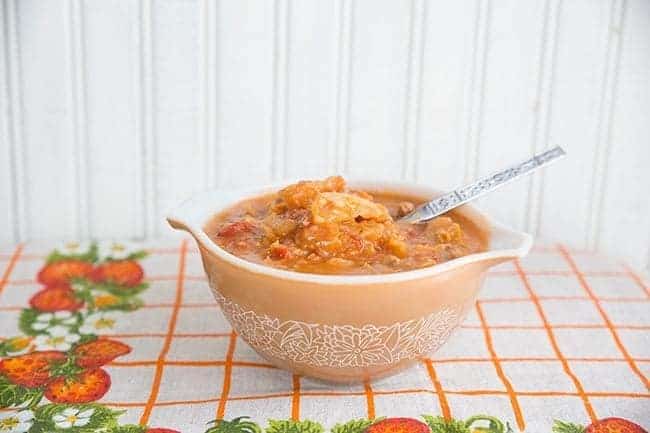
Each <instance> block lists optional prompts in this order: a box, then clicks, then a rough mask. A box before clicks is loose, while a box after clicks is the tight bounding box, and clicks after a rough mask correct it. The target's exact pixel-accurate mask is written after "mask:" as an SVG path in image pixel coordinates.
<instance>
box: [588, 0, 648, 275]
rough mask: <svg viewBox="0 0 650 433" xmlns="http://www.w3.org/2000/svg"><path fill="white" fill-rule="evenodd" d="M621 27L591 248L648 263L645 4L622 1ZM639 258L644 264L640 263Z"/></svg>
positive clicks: (617, 29) (616, 30) (640, 0)
mask: <svg viewBox="0 0 650 433" xmlns="http://www.w3.org/2000/svg"><path fill="white" fill-rule="evenodd" d="M626 3H627V4H626V5H625V7H626V10H625V13H624V19H623V21H622V27H620V26H618V27H612V28H610V31H611V32H613V33H614V37H622V38H623V40H622V42H621V58H620V66H619V70H618V80H617V81H618V82H617V84H616V88H615V94H614V115H613V118H612V120H613V123H612V126H611V138H610V140H611V154H610V161H609V164H608V169H607V172H606V173H599V175H602V176H606V178H605V184H606V187H605V193H604V201H603V206H602V211H603V216H602V226H601V229H600V231H599V232H600V237H599V239H598V242H597V246H598V247H599V248H601V249H603V250H605V251H612V252H616V253H618V254H621V255H625V256H627V257H628V258H629V259H630V261H632V262H633V263H634V264H636V265H639V264H643V265H645V266H648V267H650V263H648V262H650V260H649V256H650V251H649V248H650V227H649V224H648V220H649V216H650V200H648V185H650V171H649V170H648V167H650V139H649V137H648V128H647V126H648V120H649V114H648V113H650V82H649V81H648V71H650V37H648V23H649V22H650V3H649V2H647V1H645V0H627V1H626ZM643 262H645V263H643Z"/></svg>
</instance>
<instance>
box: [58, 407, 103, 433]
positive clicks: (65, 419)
mask: <svg viewBox="0 0 650 433" xmlns="http://www.w3.org/2000/svg"><path fill="white" fill-rule="evenodd" d="M94 412H95V410H94V409H77V408H74V407H69V408H67V409H65V410H63V412H61V413H58V414H56V415H54V416H53V417H52V421H54V425H56V427H57V428H63V429H65V428H71V427H83V426H85V425H86V424H88V423H89V422H90V417H91V416H92V414H93V413H94Z"/></svg>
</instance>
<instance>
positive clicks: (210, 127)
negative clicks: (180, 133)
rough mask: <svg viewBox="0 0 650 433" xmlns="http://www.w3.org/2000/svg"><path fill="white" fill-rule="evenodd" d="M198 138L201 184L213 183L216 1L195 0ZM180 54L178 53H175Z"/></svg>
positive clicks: (217, 150)
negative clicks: (196, 8)
mask: <svg viewBox="0 0 650 433" xmlns="http://www.w3.org/2000/svg"><path fill="white" fill-rule="evenodd" d="M198 21H199V44H198V49H199V80H198V88H199V113H198V128H199V130H198V138H199V145H200V153H199V155H200V157H201V159H202V160H203V170H202V174H203V188H204V189H210V188H214V187H216V186H218V185H217V168H216V165H217V155H218V154H219V149H218V142H217V75H218V71H217V68H218V63H217V2H215V1H211V0H199V15H198ZM179 54H181V55H182V53H179Z"/></svg>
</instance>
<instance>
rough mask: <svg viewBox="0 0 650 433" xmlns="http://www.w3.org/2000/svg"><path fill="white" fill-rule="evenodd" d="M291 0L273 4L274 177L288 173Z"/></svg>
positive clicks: (272, 126) (272, 155)
mask: <svg viewBox="0 0 650 433" xmlns="http://www.w3.org/2000/svg"><path fill="white" fill-rule="evenodd" d="M290 7H291V1H290V0H275V2H274V7H273V71H272V74H273V88H272V91H271V100H272V101H273V104H272V109H271V136H272V140H271V176H272V177H273V179H274V180H278V179H282V178H284V177H285V176H286V163H287V161H286V159H287V158H286V148H287V122H288V112H289V95H288V89H289V85H288V82H289V61H290V56H291V54H290V42H289V41H290V35H289V32H290V30H289V29H290V26H291V24H290V13H291V12H290Z"/></svg>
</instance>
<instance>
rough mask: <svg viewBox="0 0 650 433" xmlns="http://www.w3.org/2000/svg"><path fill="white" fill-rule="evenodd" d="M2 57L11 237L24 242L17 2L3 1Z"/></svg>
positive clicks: (24, 198) (25, 231) (24, 218)
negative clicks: (6, 98)
mask: <svg viewBox="0 0 650 433" xmlns="http://www.w3.org/2000/svg"><path fill="white" fill-rule="evenodd" d="M4 4H5V10H4V11H5V14H4V15H5V23H4V28H5V38H4V39H5V43H6V44H7V45H6V48H5V53H6V63H5V64H6V65H8V68H7V69H8V76H7V86H8V96H9V100H8V104H9V108H8V118H9V128H8V129H9V131H10V132H9V135H10V141H9V149H10V153H9V160H10V170H11V175H10V176H11V178H12V180H13V182H12V192H11V197H12V210H11V211H12V219H13V221H14V227H13V228H12V229H13V237H14V240H15V241H16V242H23V241H25V240H26V239H27V238H28V237H29V227H28V225H27V218H26V209H27V203H29V197H28V195H27V191H26V188H25V185H26V182H27V178H26V177H25V158H24V154H23V137H22V134H23V120H22V108H23V107H22V99H21V93H20V91H21V87H22V78H21V70H20V55H21V53H20V45H19V44H20V42H19V35H18V2H17V0H5V3H4Z"/></svg>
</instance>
